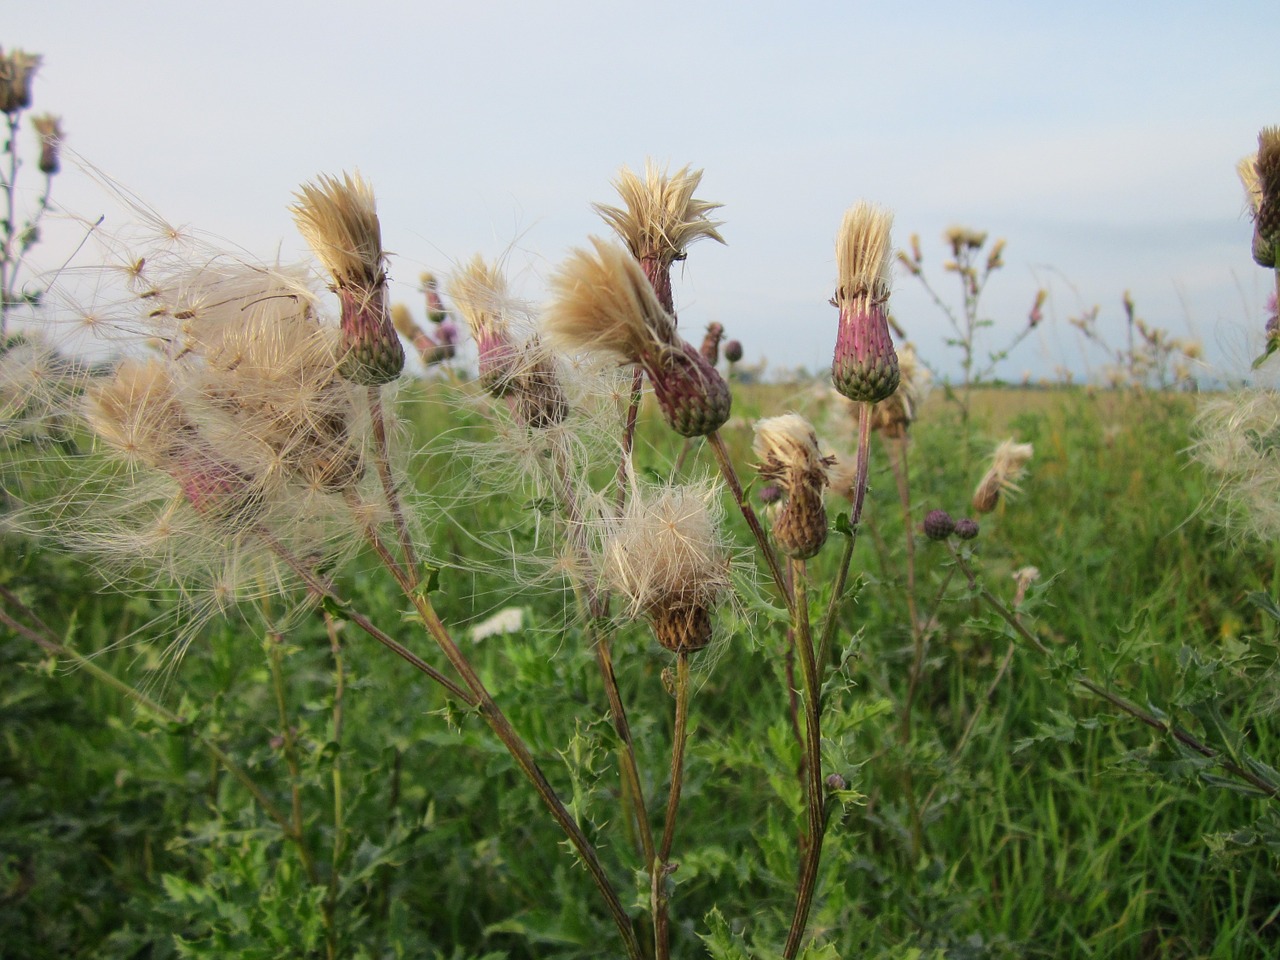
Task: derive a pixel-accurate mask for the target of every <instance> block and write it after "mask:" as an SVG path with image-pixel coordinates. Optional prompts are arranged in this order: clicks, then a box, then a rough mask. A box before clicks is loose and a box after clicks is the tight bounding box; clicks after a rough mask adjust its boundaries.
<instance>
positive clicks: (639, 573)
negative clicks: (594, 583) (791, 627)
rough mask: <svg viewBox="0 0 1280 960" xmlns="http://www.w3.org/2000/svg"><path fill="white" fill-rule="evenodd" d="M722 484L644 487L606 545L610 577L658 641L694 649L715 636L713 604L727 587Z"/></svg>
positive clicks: (629, 612) (637, 490) (636, 490)
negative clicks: (719, 495) (718, 487)
mask: <svg viewBox="0 0 1280 960" xmlns="http://www.w3.org/2000/svg"><path fill="white" fill-rule="evenodd" d="M716 493H717V491H716V489H715V488H714V487H712V486H710V485H707V484H698V485H688V486H678V487H648V486H639V485H637V486H636V487H635V488H634V489H633V490H632V492H631V495H630V496H629V497H628V498H627V504H626V507H625V510H624V513H623V515H622V517H621V518H620V519H618V520H617V521H616V522H615V523H614V525H613V528H612V529H611V530H610V531H609V534H608V536H607V537H606V540H605V544H604V558H603V559H604V575H605V579H606V580H607V581H608V582H609V584H610V586H612V587H613V589H614V590H616V591H617V592H618V594H619V595H621V596H622V597H623V598H624V600H625V601H626V603H627V607H626V611H625V613H626V615H627V616H628V617H630V618H632V619H636V618H639V617H644V618H645V619H647V620H648V621H649V622H650V624H651V625H652V627H653V631H654V636H655V637H657V639H658V642H659V643H661V644H662V646H663V647H665V648H666V649H668V650H671V651H673V652H691V651H694V650H698V649H701V648H702V647H704V646H706V645H707V644H708V643H709V642H710V641H711V630H712V625H711V610H712V609H713V608H714V607H715V606H716V604H717V603H718V602H719V601H720V600H721V599H722V598H723V597H724V595H725V594H726V593H727V592H728V590H729V586H730V580H729V560H728V554H727V552H726V550H725V546H724V542H723V539H722V535H721V532H720V519H721V518H720V513H719V501H718V498H717V496H716Z"/></svg>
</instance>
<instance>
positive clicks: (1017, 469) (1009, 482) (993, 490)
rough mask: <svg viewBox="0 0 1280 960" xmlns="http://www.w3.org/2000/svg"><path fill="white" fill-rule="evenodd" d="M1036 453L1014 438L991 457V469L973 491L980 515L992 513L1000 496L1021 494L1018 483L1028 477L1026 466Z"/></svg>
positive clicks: (974, 504)
mask: <svg viewBox="0 0 1280 960" xmlns="http://www.w3.org/2000/svg"><path fill="white" fill-rule="evenodd" d="M1034 453H1035V449H1034V448H1033V447H1032V445H1031V444H1029V443H1017V442H1016V441H1014V440H1013V439H1012V438H1011V439H1009V440H1005V441H1003V442H1002V443H1000V444H999V445H998V446H997V447H996V449H995V452H994V453H993V454H992V455H991V467H990V468H989V469H988V470H987V472H986V474H985V475H984V476H983V478H982V480H981V481H979V483H978V486H977V488H976V489H975V490H974V491H973V504H972V505H973V509H974V510H976V511H978V513H990V512H991V511H992V510H994V509H995V508H996V504H997V503H999V502H1000V495H1001V494H1005V495H1012V494H1015V493H1018V492H1020V490H1021V488H1020V487H1019V486H1018V481H1019V480H1021V479H1022V478H1023V476H1025V475H1026V472H1027V471H1026V464H1027V461H1028V460H1030V459H1031V457H1032V455H1033V454H1034Z"/></svg>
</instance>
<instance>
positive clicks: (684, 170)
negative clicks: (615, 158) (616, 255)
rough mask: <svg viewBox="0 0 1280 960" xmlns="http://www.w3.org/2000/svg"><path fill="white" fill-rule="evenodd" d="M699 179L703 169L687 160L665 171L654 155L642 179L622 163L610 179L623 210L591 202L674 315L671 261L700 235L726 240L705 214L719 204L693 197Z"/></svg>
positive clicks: (682, 254) (665, 307) (700, 179)
mask: <svg viewBox="0 0 1280 960" xmlns="http://www.w3.org/2000/svg"><path fill="white" fill-rule="evenodd" d="M701 182H702V171H701V170H690V169H689V167H688V166H687V165H686V166H683V167H681V168H680V169H679V170H677V171H676V172H675V173H674V174H670V175H668V174H667V172H666V171H665V170H659V169H658V166H657V164H656V163H654V162H653V160H646V161H645V165H644V177H643V179H642V178H641V177H640V176H638V175H637V174H636V173H634V172H633V171H632V170H631V169H630V168H629V167H623V168H622V169H621V170H620V171H619V172H618V176H617V179H615V180H614V181H613V185H614V188H615V189H616V190H617V191H618V194H619V195H620V196H621V197H622V201H623V203H624V204H626V207H625V209H624V208H622V207H611V206H608V205H607V204H603V203H595V204H592V207H593V208H594V209H595V211H596V213H598V214H600V216H601V218H602V219H603V220H604V221H605V223H607V224H609V226H611V227H613V229H614V230H615V231H616V232H617V234H618V236H619V237H620V238H621V240H622V242H623V243H624V244H626V246H627V249H629V250H630V251H631V255H632V256H633V257H635V258H636V259H637V260H638V261H639V262H640V266H641V267H642V268H643V270H644V273H645V276H647V277H648V278H649V281H650V283H652V285H653V289H654V291H655V292H656V293H657V295H658V302H659V303H661V304H662V308H663V309H664V310H666V311H667V313H669V314H670V315H671V316H672V318H673V319H674V318H675V315H676V311H675V305H674V301H673V299H672V294H671V264H672V263H673V262H674V261H676V260H683V259H684V257H685V250H686V249H687V248H688V246H689V244H691V243H693V241H695V240H698V239H700V238H702V237H709V238H710V239H712V240H716V241H718V242H719V243H724V238H723V237H721V236H720V233H719V231H718V230H717V227H719V226H720V225H721V221H719V220H712V219H710V218H709V217H708V214H710V213H711V212H712V211H713V210H718V209H719V208H720V207H721V206H722V204H719V203H710V202H708V201H706V200H698V199H696V198H695V197H694V196H693V192H694V191H695V190H697V189H698V184H699V183H701Z"/></svg>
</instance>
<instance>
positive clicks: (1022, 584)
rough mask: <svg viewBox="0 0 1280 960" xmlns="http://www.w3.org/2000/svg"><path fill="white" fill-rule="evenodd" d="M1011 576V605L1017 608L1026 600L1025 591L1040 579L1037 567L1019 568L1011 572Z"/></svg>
mask: <svg viewBox="0 0 1280 960" xmlns="http://www.w3.org/2000/svg"><path fill="white" fill-rule="evenodd" d="M1012 576H1013V582H1014V595H1013V605H1014V606H1015V607H1018V606H1021V605H1022V601H1023V600H1025V599H1026V598H1027V590H1028V589H1030V587H1031V585H1032V584H1033V583H1035V582H1036V581H1037V580H1039V579H1040V570H1039V568H1038V567H1031V566H1027V567H1019V568H1018V569H1017V570H1015V571H1013V574H1012Z"/></svg>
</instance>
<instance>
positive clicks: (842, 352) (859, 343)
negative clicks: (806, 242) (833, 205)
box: [831, 202, 900, 403]
mask: <svg viewBox="0 0 1280 960" xmlns="http://www.w3.org/2000/svg"><path fill="white" fill-rule="evenodd" d="M892 221H893V217H892V215H891V214H889V213H888V212H887V211H882V210H878V209H876V208H875V207H872V206H871V205H870V204H867V203H864V202H860V203H858V204H856V205H854V206H853V207H852V208H850V210H849V211H848V212H847V213H846V214H845V217H844V223H843V225H842V226H841V229H840V235H839V237H838V238H837V240H836V260H837V262H838V264H839V270H840V278H839V284H838V286H837V287H836V295H835V298H834V303H835V305H836V306H837V307H839V309H840V328H839V332H838V333H837V335H836V349H835V356H834V357H833V359H832V362H831V375H832V378H833V379H834V381H835V387H836V389H837V390H839V391H840V393H842V394H843V395H844V396H846V397H848V398H849V399H850V400H857V401H866V402H868V403H878V402H879V401H881V400H884V399H886V398H887V397H889V396H891V395H892V394H893V392H894V391H895V390H896V389H898V380H899V378H900V373H899V369H898V355H897V353H896V352H895V351H894V349H893V340H892V339H891V338H890V336H889V314H888V302H889V275H890V273H889V264H890V254H891V250H890V244H889V227H890V225H891V223H892Z"/></svg>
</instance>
